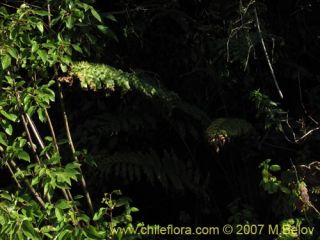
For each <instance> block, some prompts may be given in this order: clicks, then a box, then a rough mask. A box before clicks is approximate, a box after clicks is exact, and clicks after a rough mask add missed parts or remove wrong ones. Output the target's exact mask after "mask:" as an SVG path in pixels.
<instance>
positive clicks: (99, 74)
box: [70, 62, 178, 100]
mask: <svg viewBox="0 0 320 240" xmlns="http://www.w3.org/2000/svg"><path fill="white" fill-rule="evenodd" d="M70 74H71V75H74V76H76V77H77V78H79V80H80V85H81V87H82V88H84V89H89V90H93V91H96V90H107V91H110V92H113V91H115V89H116V88H118V89H120V90H121V92H123V93H126V92H128V91H130V90H136V91H138V92H141V93H142V94H144V95H145V96H147V97H159V98H161V99H163V100H174V99H177V98H178V96H177V95H176V94H175V93H174V92H171V91H168V90H165V89H163V88H161V87H159V86H157V85H156V84H155V82H152V81H146V80H144V79H143V78H139V77H138V76H137V75H136V74H135V73H127V72H124V71H122V70H120V69H116V68H113V67H111V66H109V65H106V64H96V63H88V62H75V63H73V65H72V66H71V70H70Z"/></svg>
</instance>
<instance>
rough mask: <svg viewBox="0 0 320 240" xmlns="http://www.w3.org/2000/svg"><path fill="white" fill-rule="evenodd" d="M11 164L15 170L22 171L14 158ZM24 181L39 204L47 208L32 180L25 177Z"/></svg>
mask: <svg viewBox="0 0 320 240" xmlns="http://www.w3.org/2000/svg"><path fill="white" fill-rule="evenodd" d="M9 162H10V165H11V167H12V168H13V170H14V171H15V172H19V171H21V170H20V169H19V167H17V165H16V163H15V162H14V161H13V160H10V161H9ZM23 181H24V183H25V184H26V185H27V187H28V189H29V191H30V192H31V193H32V194H33V196H34V197H35V198H36V200H37V201H38V202H39V204H40V205H41V207H42V208H44V209H45V208H46V204H45V202H44V200H43V199H42V198H41V195H40V194H39V193H38V192H37V191H36V190H35V189H34V187H32V185H31V184H30V182H29V181H28V179H26V178H23Z"/></svg>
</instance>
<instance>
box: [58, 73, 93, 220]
mask: <svg viewBox="0 0 320 240" xmlns="http://www.w3.org/2000/svg"><path fill="white" fill-rule="evenodd" d="M56 84H57V88H58V93H59V99H60V107H61V111H62V115H63V122H64V127H65V130H66V134H67V138H68V144H69V147H70V149H71V153H72V155H73V158H74V160H75V161H76V162H78V163H79V159H78V157H77V156H76V149H75V147H74V143H73V140H72V136H71V131H70V127H69V120H68V116H67V112H66V109H65V105H64V97H63V92H62V89H61V84H60V83H59V81H58V80H57V79H56ZM80 175H81V176H80V181H81V186H82V189H83V191H84V194H85V196H86V199H87V203H88V206H89V210H90V212H91V214H93V213H94V211H93V205H92V201H91V197H90V193H89V192H88V189H87V183H86V180H85V178H84V175H83V172H82V170H81V168H80Z"/></svg>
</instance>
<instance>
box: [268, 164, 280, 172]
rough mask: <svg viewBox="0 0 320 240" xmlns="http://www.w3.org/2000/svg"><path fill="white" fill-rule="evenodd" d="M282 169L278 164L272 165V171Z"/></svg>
mask: <svg viewBox="0 0 320 240" xmlns="http://www.w3.org/2000/svg"><path fill="white" fill-rule="evenodd" d="M280 170H281V167H280V166H279V165H277V164H275V165H271V166H270V171H272V172H278V171H280Z"/></svg>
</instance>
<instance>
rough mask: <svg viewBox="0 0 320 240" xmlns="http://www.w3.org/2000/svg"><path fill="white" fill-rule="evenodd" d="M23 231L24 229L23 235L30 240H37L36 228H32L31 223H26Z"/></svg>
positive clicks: (23, 225) (23, 224)
mask: <svg viewBox="0 0 320 240" xmlns="http://www.w3.org/2000/svg"><path fill="white" fill-rule="evenodd" d="M22 229H23V234H24V235H25V236H26V237H27V238H28V239H32V240H33V239H34V240H37V239H38V237H37V234H36V232H35V231H34V227H33V226H32V224H31V222H29V221H24V222H23V223H22Z"/></svg>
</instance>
